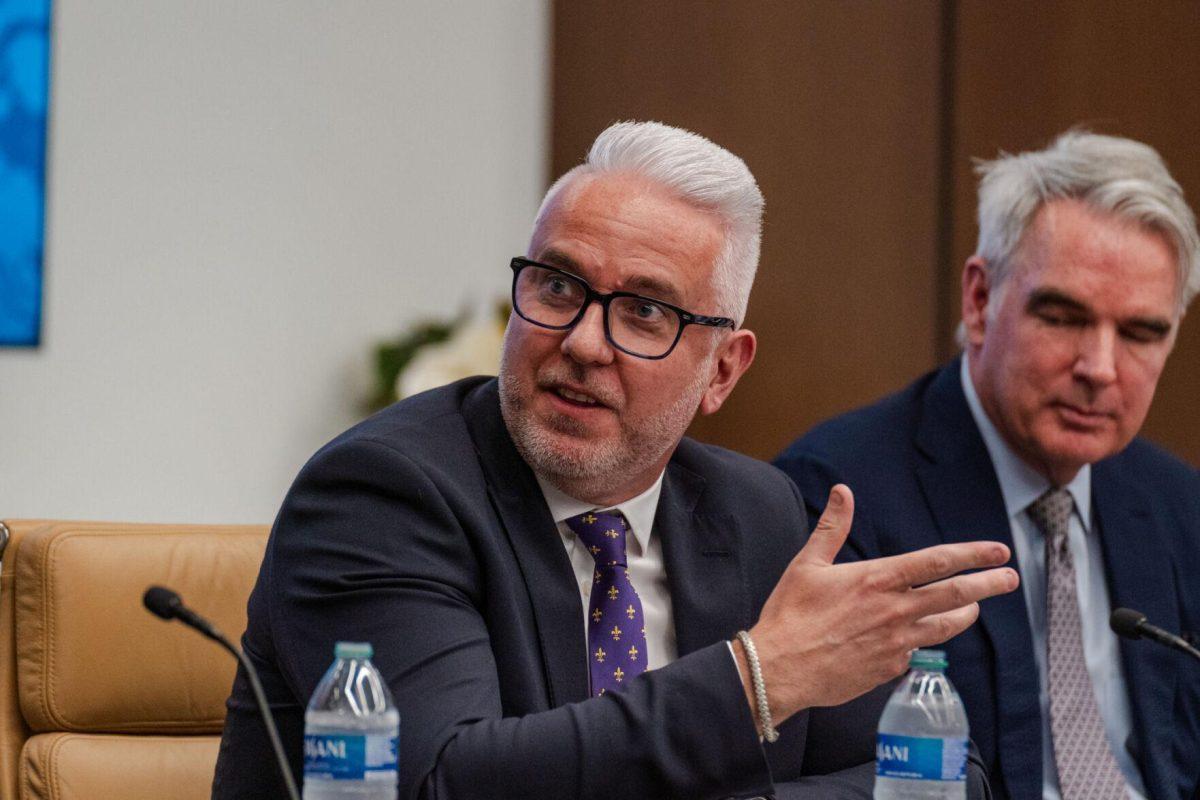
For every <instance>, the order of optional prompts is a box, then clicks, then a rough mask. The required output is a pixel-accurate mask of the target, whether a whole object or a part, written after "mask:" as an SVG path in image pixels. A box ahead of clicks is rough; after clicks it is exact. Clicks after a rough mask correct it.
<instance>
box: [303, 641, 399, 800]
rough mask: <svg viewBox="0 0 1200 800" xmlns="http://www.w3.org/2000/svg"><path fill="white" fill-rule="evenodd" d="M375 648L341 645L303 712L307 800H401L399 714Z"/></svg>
mask: <svg viewBox="0 0 1200 800" xmlns="http://www.w3.org/2000/svg"><path fill="white" fill-rule="evenodd" d="M372 652H373V651H372V650H371V645H369V644H365V643H358V642H338V643H337V646H336V647H335V648H334V662H333V666H331V667H330V668H329V671H328V672H326V673H325V677H323V678H321V682H320V683H319V684H317V688H316V691H314V692H313V696H312V699H311V700H310V701H309V703H308V711H307V712H305V714H304V800H349V798H354V800H396V777H397V772H396V755H397V753H398V747H399V740H400V713H399V712H398V711H396V707H395V705H393V703H392V695H391V692H389V691H388V688H387V685H386V684H385V683H384V682H383V678H382V677H380V675H379V671H378V670H377V669H375V665H374V664H372V663H371V655H372Z"/></svg>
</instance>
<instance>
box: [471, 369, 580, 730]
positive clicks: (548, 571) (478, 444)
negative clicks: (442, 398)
mask: <svg viewBox="0 0 1200 800" xmlns="http://www.w3.org/2000/svg"><path fill="white" fill-rule="evenodd" d="M463 416H464V417H465V419H466V421H467V427H468V429H469V430H470V433H471V439H472V441H473V442H474V444H475V452H476V454H477V455H478V457H479V462H480V464H481V465H482V466H483V472H484V476H485V479H486V481H487V485H488V493H489V496H490V500H491V502H492V505H493V507H494V508H495V510H496V514H497V516H498V517H499V518H500V522H501V524H502V525H503V527H504V531H505V533H506V534H507V536H508V540H509V542H510V543H511V545H512V549H513V553H514V554H515V555H516V559H517V565H518V567H519V568H520V571H521V575H522V578H523V579H524V582H525V590H526V591H527V592H528V594H529V601H530V604H531V605H532V607H533V616H534V620H535V621H536V623H537V632H538V640H539V646H540V649H541V655H542V662H543V665H544V667H545V671H546V683H547V687H548V690H549V694H550V697H549V701H550V706H551V707H556V706H560V705H563V704H565V703H572V702H577V701H580V700H586V699H587V697H588V671H587V643H586V642H585V641H584V637H583V607H582V604H581V602H580V599H579V588H578V587H577V586H576V585H575V573H574V571H573V570H572V567H571V561H570V559H569V558H568V557H567V552H566V549H565V548H564V547H563V545H562V539H561V538H560V536H559V534H558V529H557V527H556V526H555V524H554V520H553V519H552V518H551V517H550V510H549V509H548V508H547V507H546V503H545V501H544V500H543V499H542V491H541V487H539V486H538V484H537V480H536V479H535V478H534V476H533V472H532V470H530V469H529V466H528V465H527V464H526V463H525V461H524V459H522V458H521V456H520V454H519V453H517V449H516V447H515V446H514V445H513V443H512V439H511V438H510V437H509V435H508V429H507V428H506V427H505V425H504V420H503V418H502V417H501V416H500V400H499V395H498V392H497V385H496V381H494V380H492V381H489V382H487V383H485V384H483V385H482V386H480V387H479V388H478V389H475V390H474V391H473V392H472V393H471V395H470V396H469V397H468V398H467V400H466V401H465V402H464V403H463Z"/></svg>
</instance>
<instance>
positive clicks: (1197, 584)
mask: <svg viewBox="0 0 1200 800" xmlns="http://www.w3.org/2000/svg"><path fill="white" fill-rule="evenodd" d="M981 172H982V175H983V179H982V183H981V186H980V189H979V226H980V231H979V246H978V250H977V253H976V254H975V255H973V256H972V257H971V258H970V259H968V260H967V262H966V266H965V267H964V270H963V279H962V314H963V327H962V331H961V336H962V342H963V346H964V351H963V355H962V357H961V358H960V359H956V360H955V361H954V362H953V363H951V364H950V365H948V366H946V367H944V368H943V369H941V370H939V371H938V372H935V373H933V374H931V375H928V376H926V377H924V378H922V379H921V380H919V381H918V382H917V383H915V384H913V385H912V386H910V387H909V388H908V389H906V390H904V391H903V392H901V393H899V394H897V395H895V396H893V397H890V398H887V399H885V400H883V401H882V402H880V403H878V404H876V405H873V406H871V407H869V408H866V409H863V410H860V411H855V412H852V413H850V414H847V415H845V416H843V417H840V418H838V419H835V420H833V421H831V422H828V423H825V424H823V425H820V426H818V427H817V428H816V429H814V430H813V431H812V432H810V433H809V434H808V435H806V436H804V437H803V438H802V439H800V440H799V441H798V442H796V443H795V444H794V445H793V446H792V447H790V448H789V449H788V450H787V451H786V452H785V453H784V454H783V455H782V456H781V457H780V458H779V460H778V461H777V462H776V463H777V464H778V466H780V467H781V468H783V469H784V471H786V472H787V473H788V474H789V475H791V476H792V478H793V479H794V480H795V481H796V482H797V484H798V485H799V487H800V490H801V492H802V494H803V495H804V497H805V498H806V500H808V501H809V502H810V503H812V502H813V501H819V500H820V498H821V497H822V496H823V492H825V491H827V490H828V488H829V487H831V486H833V485H835V484H837V483H840V482H845V483H847V484H849V485H850V486H851V488H852V489H853V490H854V492H855V493H856V496H857V500H858V507H857V514H856V517H855V520H854V530H853V531H852V533H851V539H850V546H849V549H848V550H847V552H846V554H845V555H846V556H847V557H848V558H854V557H866V558H874V557H878V556H881V555H889V554H895V553H903V552H907V551H909V550H913V549H916V548H920V547H927V546H929V545H932V544H935V543H939V542H958V541H972V540H976V539H989V540H996V541H1003V542H1006V543H1008V544H1009V545H1010V546H1011V547H1013V552H1014V557H1015V558H1014V565H1015V566H1017V567H1018V569H1019V571H1020V573H1021V578H1022V581H1021V583H1022V591H1021V592H1015V593H1013V594H1010V595H1006V596H1004V597H998V598H994V599H992V600H989V601H986V602H984V603H983V604H981V606H982V609H981V617H980V622H979V624H978V625H975V626H973V627H972V628H971V630H969V631H968V632H967V633H965V634H964V635H962V636H960V637H958V638H956V639H955V640H954V641H952V642H951V643H950V644H949V645H948V648H947V649H948V651H949V659H950V669H949V672H950V675H951V677H952V679H953V681H954V682H955V684H956V685H957V687H958V689H959V691H960V692H961V693H962V696H963V700H964V701H965V703H966V706H967V712H968V716H969V718H970V724H971V736H972V738H973V739H974V740H975V741H976V743H977V744H978V745H979V747H980V749H981V751H982V752H983V756H984V758H985V760H986V761H987V762H988V764H989V766H990V768H991V778H992V785H993V788H994V789H995V790H996V792H997V794H998V795H999V796H1002V797H1012V798H1021V799H1022V800H1034V799H1035V798H1046V799H1047V800H1051V799H1052V800H1057V798H1060V797H1061V798H1062V799H1063V800H1124V798H1126V797H1127V796H1128V797H1133V798H1137V797H1150V798H1160V799H1161V800H1188V799H1190V798H1193V797H1194V796H1196V793H1197V791H1198V782H1200V758H1197V753H1198V752H1200V669H1198V665H1196V664H1195V663H1190V662H1185V658H1184V656H1182V655H1179V654H1176V653H1174V652H1173V651H1166V650H1163V649H1162V648H1159V647H1157V646H1155V645H1152V644H1150V643H1146V642H1128V641H1118V640H1117V638H1116V636H1115V634H1113V633H1112V632H1111V631H1110V630H1109V628H1108V617H1109V612H1110V610H1111V609H1112V608H1113V607H1117V606H1129V607H1133V608H1136V609H1138V610H1140V611H1142V612H1143V613H1145V614H1147V615H1148V616H1149V617H1150V619H1151V621H1153V622H1156V623H1157V624H1158V625H1160V626H1163V627H1166V628H1169V629H1173V630H1182V631H1184V632H1185V633H1194V632H1195V631H1197V630H1198V626H1200V580H1198V579H1197V577H1196V574H1197V573H1196V565H1197V564H1200V479H1198V478H1197V475H1196V472H1195V471H1194V470H1193V469H1192V468H1191V467H1189V466H1187V465H1185V464H1183V463H1181V462H1179V461H1178V460H1176V459H1174V458H1172V457H1171V456H1169V455H1167V454H1166V453H1164V452H1162V451H1161V450H1159V449H1157V448H1155V447H1153V446H1152V445H1150V444H1148V443H1146V442H1144V441H1141V440H1139V439H1137V438H1135V437H1136V434H1137V432H1138V429H1139V428H1141V426H1142V422H1143V420H1144V419H1145V417H1146V413H1147V411H1148V410H1149V408H1150V401H1151V399H1152V398H1153V396H1154V389H1155V386H1156V385H1157V383H1158V378H1159V375H1160V374H1161V372H1162V369H1163V366H1164V364H1165V363H1166V360H1167V356H1168V355H1169V354H1170V352H1171V348H1172V346H1173V344H1174V342H1175V337H1176V335H1177V333H1178V331H1179V324H1180V321H1181V319H1182V317H1183V313H1184V309H1185V308H1186V307H1187V305H1188V303H1189V302H1190V301H1191V299H1192V297H1193V296H1194V295H1195V294H1196V291H1197V289H1198V288H1200V267H1198V265H1197V234H1196V224H1195V220H1194V218H1193V215H1192V212H1191V211H1190V210H1189V208H1188V206H1187V205H1186V204H1185V202H1184V199H1183V195H1182V192H1181V190H1180V188H1179V185H1178V184H1177V183H1176V182H1175V181H1174V180H1173V179H1172V178H1171V176H1170V174H1168V172H1167V170H1166V168H1165V166H1164V165H1163V163H1162V161H1161V159H1160V158H1159V156H1158V154H1157V153H1155V152H1154V151H1153V150H1152V149H1151V148H1149V147H1147V146H1146V145H1144V144H1141V143H1138V142H1134V141H1130V140H1127V139H1119V138H1115V137H1109V136H1100V135H1095V134H1089V133H1082V132H1070V133H1066V134H1064V135H1063V136H1061V137H1059V138H1058V140H1056V141H1055V142H1054V144H1053V145H1052V146H1050V147H1049V148H1047V149H1046V150H1043V151H1039V152H1033V153H1023V154H1021V155H1017V156H1004V157H1001V158H1000V159H998V160H996V161H993V162H991V163H988V164H985V165H983V166H982V167H981ZM819 512H820V506H819V505H817V506H810V514H811V516H812V518H813V519H816V516H817V515H818V514H819Z"/></svg>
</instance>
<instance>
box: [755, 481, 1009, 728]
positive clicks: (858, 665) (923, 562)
mask: <svg viewBox="0 0 1200 800" xmlns="http://www.w3.org/2000/svg"><path fill="white" fill-rule="evenodd" d="M853 517H854V496H853V494H851V492H850V489H849V488H848V487H846V486H845V485H844V484H838V485H837V486H834V487H833V489H832V490H831V491H830V493H829V502H828V504H827V505H826V507H825V513H824V514H822V515H821V519H820V521H819V522H818V523H817V526H816V528H814V529H813V532H812V535H811V536H810V537H809V540H808V542H807V544H805V546H804V547H803V549H801V550H800V552H799V553H798V554H797V555H796V557H795V558H794V559H792V562H791V564H789V565H788V568H787V570H786V571H785V572H784V574H783V577H782V578H780V579H779V583H778V584H776V586H775V589H774V590H773V591H772V592H771V596H770V598H768V599H767V602H766V605H764V606H763V610H762V614H761V615H760V617H759V619H758V623H757V624H756V625H755V626H754V628H752V629H751V631H750V635H751V637H752V638H753V639H754V644H755V648H756V649H757V651H758V657H759V662H760V664H761V666H762V673H763V680H764V682H765V683H766V686H767V696H768V699H769V701H770V706H771V715H772V717H773V720H774V722H775V724H779V723H781V722H782V721H783V720H785V719H787V718H788V717H790V716H791V715H792V714H795V713H796V712H797V711H800V710H802V709H805V708H809V707H812V706H831V705H838V704H840V703H844V702H846V701H848V700H852V699H854V698H855V697H858V696H859V695H861V694H863V693H865V692H867V691H869V690H870V689H873V688H874V687H876V686H878V685H879V684H881V683H883V682H884V681H887V680H890V679H892V678H894V677H896V676H897V675H900V674H901V673H903V672H904V671H905V670H906V669H907V668H908V660H909V655H910V653H911V652H912V651H913V650H914V649H916V648H919V647H927V646H929V645H933V644H938V643H940V642H944V641H946V640H947V639H949V638H951V637H953V636H955V635H957V634H959V633H961V632H962V631H964V630H966V629H967V628H968V627H970V625H971V623H973V622H974V621H975V619H976V617H978V616H979V606H978V604H977V603H978V601H979V600H983V599H984V598H987V597H992V596H993V595H998V594H1004V593H1006V592H1011V591H1012V590H1014V589H1016V588H1017V585H1018V578H1017V573H1016V571H1015V570H1012V569H1010V568H1007V567H1003V568H1000V569H986V570H984V571H982V572H974V573H971V574H969V575H958V574H957V573H960V572H962V571H964V570H971V569H982V568H984V567H997V566H999V565H1002V564H1005V563H1007V562H1008V558H1009V552H1008V548H1007V547H1006V546H1004V545H1003V544H1000V543H999V542H965V543H960V544H945V545H938V546H937V547H929V548H926V549H924V550H917V551H915V552H912V553H905V554H903V555H898V556H891V557H889V558H879V559H875V560H872V561H859V562H854V563H849V564H835V563H833V559H834V557H835V556H836V555H837V553H838V551H839V550H841V548H842V545H843V544H844V543H845V541H846V537H847V536H848V535H849V533H850V523H851V521H852V519H853ZM739 649H740V648H739ZM739 657H741V654H740V653H739ZM743 675H744V676H746V677H748V676H749V672H747V671H745V670H743ZM746 688H747V698H748V699H749V700H750V701H751V707H752V708H753V707H754V703H753V694H752V692H751V691H750V687H749V686H747V687H746Z"/></svg>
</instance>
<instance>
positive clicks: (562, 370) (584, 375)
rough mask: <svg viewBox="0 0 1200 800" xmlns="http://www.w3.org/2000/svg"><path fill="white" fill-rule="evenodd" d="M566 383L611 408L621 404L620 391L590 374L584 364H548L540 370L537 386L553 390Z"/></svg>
mask: <svg viewBox="0 0 1200 800" xmlns="http://www.w3.org/2000/svg"><path fill="white" fill-rule="evenodd" d="M563 385H566V386H568V387H571V388H574V389H578V390H579V391H581V392H585V393H586V394H589V395H591V396H592V397H594V398H596V400H598V401H599V402H601V403H603V404H604V405H606V406H608V407H609V408H618V407H619V406H620V405H621V397H620V393H619V392H617V391H615V390H613V389H610V388H608V387H606V386H600V385H599V382H598V381H596V380H594V378H593V377H592V376H591V375H590V374H589V372H588V370H587V368H586V367H584V366H583V365H582V364H571V363H561V364H554V365H550V366H547V367H545V368H543V369H542V370H540V371H539V372H538V376H537V386H538V388H539V389H546V390H551V389H554V388H555V387H558V386H563Z"/></svg>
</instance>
